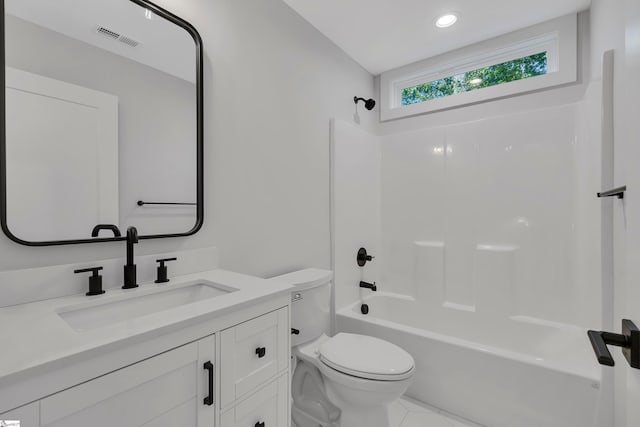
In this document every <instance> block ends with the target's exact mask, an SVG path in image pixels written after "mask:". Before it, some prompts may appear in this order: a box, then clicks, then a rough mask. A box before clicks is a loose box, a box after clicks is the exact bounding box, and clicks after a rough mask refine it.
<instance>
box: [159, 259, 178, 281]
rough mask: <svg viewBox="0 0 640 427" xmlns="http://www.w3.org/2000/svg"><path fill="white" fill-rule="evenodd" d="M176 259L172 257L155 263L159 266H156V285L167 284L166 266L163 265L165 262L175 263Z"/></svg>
mask: <svg viewBox="0 0 640 427" xmlns="http://www.w3.org/2000/svg"><path fill="white" fill-rule="evenodd" d="M177 260H178V258H176V257H173V258H163V259H157V260H156V262H159V263H160V265H159V266H158V277H157V278H156V283H167V282H168V281H169V278H168V275H167V266H166V265H164V263H165V262H169V261H177Z"/></svg>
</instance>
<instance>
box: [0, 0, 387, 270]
mask: <svg viewBox="0 0 640 427" xmlns="http://www.w3.org/2000/svg"><path fill="white" fill-rule="evenodd" d="M157 3H158V4H159V5H160V6H162V7H165V8H167V9H168V10H170V11H171V12H174V13H176V14H177V15H179V16H181V17H183V18H185V19H186V20H188V21H190V22H191V23H192V24H193V25H194V26H195V27H196V28H197V29H198V31H199V32H200V34H201V36H202V38H203V42H204V50H205V61H204V66H205V75H204V79H205V88H204V89H205V120H206V123H205V169H206V176H205V180H206V183H205V204H206V206H205V223H204V228H203V229H202V231H201V232H200V233H198V234H197V235H195V236H193V237H190V238H181V239H164V240H158V241H153V242H152V241H143V242H141V243H140V244H139V245H138V246H139V248H138V251H139V252H140V253H141V254H142V253H152V252H170V251H174V250H177V249H180V248H198V247H207V246H211V245H215V246H217V247H218V248H219V249H220V253H221V262H220V264H221V267H224V268H228V269H232V270H236V271H240V272H245V273H250V274H257V275H265V276H269V275H275V274H277V273H282V272H286V271H290V270H293V269H296V268H301V267H307V266H316V267H324V268H329V266H330V241H329V217H330V208H329V206H330V204H329V200H330V199H329V176H330V173H329V170H330V161H329V119H330V117H336V118H339V119H342V120H345V121H349V122H351V121H352V120H353V111H354V110H353V96H354V95H359V96H363V97H370V96H373V92H374V89H373V78H372V76H371V75H370V74H369V73H368V72H366V71H365V70H364V69H363V68H362V67H360V66H359V65H358V64H356V63H355V62H354V61H353V60H352V59H350V58H349V57H348V56H347V55H346V54H345V53H344V52H342V51H341V50H340V49H338V48H337V47H336V46H335V45H334V44H332V43H331V42H330V41H329V40H328V39H326V38H325V37H324V36H322V35H321V34H320V33H319V32H318V31H316V30H315V29H314V28H312V27H311V26H310V25H309V24H308V23H307V22H306V21H304V20H303V19H302V18H301V17H300V16H298V15H297V14H296V13H295V12H293V11H292V10H291V9H289V7H288V6H286V5H285V4H284V3H283V2H281V1H280V0H245V1H237V0H160V1H157ZM361 120H362V126H363V127H364V128H368V129H374V122H375V113H370V114H369V113H366V114H365V113H362V114H361ZM123 251H124V244H122V243H114V244H94V245H90V246H68V247H48V248H29V247H23V246H19V245H17V244H14V243H13V242H11V241H9V240H8V239H7V238H6V237H4V236H3V237H0V269H1V270H8V269H15V268H21V267H32V266H42V265H54V264H66V263H73V262H86V261H91V260H98V259H105V258H112V257H118V256H120V255H121V254H122V253H123Z"/></svg>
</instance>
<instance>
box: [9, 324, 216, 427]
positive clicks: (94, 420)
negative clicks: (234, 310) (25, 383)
mask: <svg viewBox="0 0 640 427" xmlns="http://www.w3.org/2000/svg"><path fill="white" fill-rule="evenodd" d="M214 350H215V339H214V337H213V336H211V337H207V338H204V339H202V340H200V341H198V342H194V343H191V344H187V345H184V346H182V347H179V348H176V349H174V350H171V351H168V352H166V353H162V354H160V355H157V356H155V357H152V358H150V359H147V360H144V361H142V362H138V363H136V364H133V365H131V366H128V367H126V368H123V369H120V370H118V371H115V372H113V373H111V374H108V375H105V376H102V377H99V378H96V379H94V380H91V381H88V382H86V383H84V384H80V385H78V386H76V387H72V388H70V389H68V390H65V391H62V392H60V393H56V394H54V395H52V396H49V397H47V398H45V399H42V400H41V401H40V425H41V427H86V426H92V427H111V426H114V425H116V426H130V427H134V426H135V427H137V426H143V425H144V426H145V427H151V426H170V425H181V426H197V427H211V426H213V425H214V419H215V413H214V405H213V400H212V401H211V404H210V405H205V404H203V402H204V399H205V398H206V397H208V388H209V387H208V383H209V381H210V380H211V381H212V385H213V381H214V378H213V371H212V374H211V375H210V374H209V371H208V370H207V369H204V364H205V363H206V362H210V363H212V362H213V361H214V355H215V351H214ZM211 397H212V399H213V396H211ZM170 420H175V422H172V421H170ZM21 427H22V426H21Z"/></svg>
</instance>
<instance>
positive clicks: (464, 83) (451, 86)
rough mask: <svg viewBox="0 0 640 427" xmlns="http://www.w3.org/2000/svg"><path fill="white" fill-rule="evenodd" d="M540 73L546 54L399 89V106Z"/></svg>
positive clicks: (545, 60)
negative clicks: (400, 100)
mask: <svg viewBox="0 0 640 427" xmlns="http://www.w3.org/2000/svg"><path fill="white" fill-rule="evenodd" d="M543 74H547V52H542V53H537V54H535V55H531V56H525V57H523V58H518V59H514V60H513V61H507V62H503V63H501V64H497V65H491V66H489V67H485V68H480V69H478V70H473V71H468V72H466V73H461V74H457V75H455V76H451V77H445V78H443V79H439V80H434V81H432V82H427V83H423V84H420V85H417V86H413V87H408V88H406V89H403V90H402V105H403V106H405V105H411V104H417V103H419V102H425V101H429V100H432V99H438V98H443V97H445V96H451V95H456V94H458V93H464V92H470V91H472V90H476V89H482V88H485V87H490V86H496V85H499V84H502V83H509V82H513V81H516V80H523V79H527V78H529V77H535V76H540V75H543Z"/></svg>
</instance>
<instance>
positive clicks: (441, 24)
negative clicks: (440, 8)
mask: <svg viewBox="0 0 640 427" xmlns="http://www.w3.org/2000/svg"><path fill="white" fill-rule="evenodd" d="M457 20H458V15H456V14H455V13H447V14H446V15H442V16H441V17H440V18H438V20H437V21H436V27H438V28H447V27H450V26H452V25H453V24H455V23H456V21H457Z"/></svg>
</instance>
